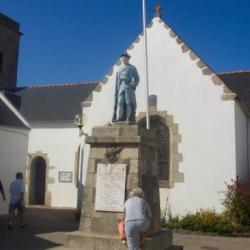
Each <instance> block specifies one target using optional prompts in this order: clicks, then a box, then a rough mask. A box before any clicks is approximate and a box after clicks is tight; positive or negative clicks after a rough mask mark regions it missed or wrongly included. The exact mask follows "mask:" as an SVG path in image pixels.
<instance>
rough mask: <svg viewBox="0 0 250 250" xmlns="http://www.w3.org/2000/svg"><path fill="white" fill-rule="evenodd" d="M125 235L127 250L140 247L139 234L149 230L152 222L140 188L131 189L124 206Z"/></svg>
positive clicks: (134, 249) (135, 249)
mask: <svg viewBox="0 0 250 250" xmlns="http://www.w3.org/2000/svg"><path fill="white" fill-rule="evenodd" d="M124 215H125V233H126V238H127V244H128V249H129V250H138V249H139V247H140V233H142V232H145V231H147V230H148V229H149V227H150V225H151V221H152V213H151V209H150V207H149V205H148V203H147V201H146V200H145V199H144V192H143V190H142V189H141V188H135V189H133V190H132V191H131V192H130V194H129V199H127V201H126V202H125V205H124Z"/></svg>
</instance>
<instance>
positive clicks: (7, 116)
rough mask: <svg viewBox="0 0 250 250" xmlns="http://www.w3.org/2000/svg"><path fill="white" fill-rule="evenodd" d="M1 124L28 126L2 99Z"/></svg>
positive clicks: (0, 109)
mask: <svg viewBox="0 0 250 250" xmlns="http://www.w3.org/2000/svg"><path fill="white" fill-rule="evenodd" d="M0 114H1V115H0V125H2V126H8V127H19V128H26V126H25V125H24V124H23V123H22V121H21V120H20V119H19V118H18V117H17V116H16V115H15V114H14V113H13V112H12V110H10V109H9V107H8V106H7V105H6V104H5V103H4V102H3V101H2V100H1V99H0Z"/></svg>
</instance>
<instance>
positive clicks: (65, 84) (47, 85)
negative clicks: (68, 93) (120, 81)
mask: <svg viewBox="0 0 250 250" xmlns="http://www.w3.org/2000/svg"><path fill="white" fill-rule="evenodd" d="M98 83H99V81H86V82H73V83H48V84H37V85H30V86H25V87H27V88H47V87H68V86H76V85H84V84H85V85H87V84H98ZM18 87H19V88H21V87H22V86H18Z"/></svg>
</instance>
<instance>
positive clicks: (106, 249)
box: [66, 230, 182, 250]
mask: <svg viewBox="0 0 250 250" xmlns="http://www.w3.org/2000/svg"><path fill="white" fill-rule="evenodd" d="M66 247H68V249H75V250H76V249H81V250H127V249H128V247H127V245H124V244H123V243H122V242H121V240H120V239H119V238H118V235H103V234H97V233H85V232H81V231H77V232H73V233H69V234H68V235H67V245H66ZM174 247H175V248H174ZM143 249H144V250H182V248H176V246H173V245H172V233H171V232H170V231H168V230H160V231H158V232H156V233H154V234H152V235H150V236H149V237H147V238H146V239H145V245H144V248H143Z"/></svg>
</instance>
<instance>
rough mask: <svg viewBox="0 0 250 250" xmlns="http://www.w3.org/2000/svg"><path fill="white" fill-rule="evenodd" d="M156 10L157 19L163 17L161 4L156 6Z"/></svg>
mask: <svg viewBox="0 0 250 250" xmlns="http://www.w3.org/2000/svg"><path fill="white" fill-rule="evenodd" d="M154 10H155V17H161V6H160V5H159V4H156V5H155V7H154Z"/></svg>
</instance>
